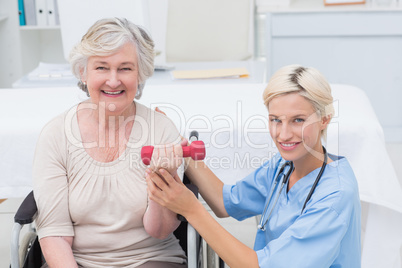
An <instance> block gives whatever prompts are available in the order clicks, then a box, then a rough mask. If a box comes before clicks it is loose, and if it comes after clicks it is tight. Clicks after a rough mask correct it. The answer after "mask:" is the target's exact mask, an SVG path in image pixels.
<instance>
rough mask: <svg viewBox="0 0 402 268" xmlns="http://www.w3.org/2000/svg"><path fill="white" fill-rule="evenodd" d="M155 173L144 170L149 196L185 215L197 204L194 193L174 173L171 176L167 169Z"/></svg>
mask: <svg viewBox="0 0 402 268" xmlns="http://www.w3.org/2000/svg"><path fill="white" fill-rule="evenodd" d="M158 173H159V174H160V175H158V174H157V173H155V172H153V171H152V170H151V169H147V170H146V180H147V184H148V195H149V198H150V199H151V200H153V201H155V202H157V203H158V204H160V205H161V206H164V207H166V208H168V209H170V210H171V211H173V212H175V213H177V214H181V215H183V216H184V217H187V216H188V215H190V213H192V212H193V211H194V208H195V207H196V206H197V205H198V204H199V202H198V199H197V198H196V197H195V195H194V193H193V192H192V191H191V190H189V189H188V188H187V187H186V186H185V185H184V184H183V183H182V182H181V180H180V178H179V176H177V174H175V175H174V176H172V175H171V174H170V173H169V172H168V171H167V170H165V169H160V170H158Z"/></svg>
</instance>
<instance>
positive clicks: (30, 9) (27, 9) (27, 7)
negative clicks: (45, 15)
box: [23, 0, 36, 26]
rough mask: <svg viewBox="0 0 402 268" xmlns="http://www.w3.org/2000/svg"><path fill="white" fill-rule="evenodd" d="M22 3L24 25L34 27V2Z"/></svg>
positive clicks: (27, 0)
mask: <svg viewBox="0 0 402 268" xmlns="http://www.w3.org/2000/svg"><path fill="white" fill-rule="evenodd" d="M23 1H24V13H25V25H29V26H33V25H36V8H35V0H23Z"/></svg>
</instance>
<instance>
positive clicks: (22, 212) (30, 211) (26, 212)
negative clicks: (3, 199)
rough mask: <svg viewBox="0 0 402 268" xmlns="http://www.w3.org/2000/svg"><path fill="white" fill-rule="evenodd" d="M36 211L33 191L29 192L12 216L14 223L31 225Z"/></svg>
mask: <svg viewBox="0 0 402 268" xmlns="http://www.w3.org/2000/svg"><path fill="white" fill-rule="evenodd" d="M37 210H38V208H37V207H36V202H35V198H34V195H33V191H31V192H30V193H29V194H28V195H27V197H25V199H24V201H23V202H22V204H21V205H20V207H19V208H18V210H17V213H16V214H15V216H14V222H16V223H19V224H21V225H24V224H28V223H32V222H33V220H34V216H35V214H36V212H37Z"/></svg>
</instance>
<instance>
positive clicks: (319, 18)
mask: <svg viewBox="0 0 402 268" xmlns="http://www.w3.org/2000/svg"><path fill="white" fill-rule="evenodd" d="M48 1H49V0H48ZM99 1H100V0H99ZM99 1H94V0H92V1H91V0H85V1H84V0H83V1H77V0H74V1H73V0H71V1H63V0H57V1H50V2H52V3H53V5H52V6H51V7H52V8H55V12H57V13H58V14H57V16H59V17H57V18H54V20H53V19H52V21H40V19H39V20H38V21H36V23H35V25H32V24H31V25H29V24H30V23H31V22H29V21H28V20H26V21H24V22H21V20H20V16H19V13H18V10H19V5H18V0H0V94H1V91H2V90H10V89H15V90H17V89H18V88H24V87H29V88H31V89H32V90H35V85H36V86H37V81H34V82H33V83H32V81H30V80H29V77H30V74H32V73H33V72H34V71H35V70H37V69H38V68H39V67H40V66H41V65H42V66H43V64H45V65H46V64H66V63H67V62H66V59H65V58H66V55H67V52H66V51H67V50H66V46H72V41H70V42H69V41H68V40H67V41H66V40H63V38H64V39H66V38H67V37H68V36H69V34H71V30H70V32H69V28H74V27H75V26H76V25H78V24H80V23H81V22H83V21H89V19H88V17H89V16H90V14H89V13H88V12H87V11H88V10H97V11H99V12H101V13H102V12H105V10H101V8H100V7H101V6H102V5H101V4H97V5H94V3H95V2H98V3H99ZM331 1H332V2H337V1H336V0H329V1H327V2H331ZM358 1H359V0H356V1H354V2H358ZM399 1H400V0H367V1H365V2H364V3H361V4H352V5H346V4H343V5H325V4H324V0H290V1H289V0H204V1H196V0H186V1H183V0H151V1H145V0H137V2H138V6H140V7H141V11H140V12H139V11H138V10H136V12H137V13H136V14H138V20H137V21H135V20H134V21H135V22H137V23H139V24H141V25H144V27H146V28H148V30H149V32H150V33H151V35H152V36H153V38H154V40H155V42H156V50H157V52H158V55H157V57H156V64H157V65H158V66H159V67H161V68H166V69H167V70H163V71H159V72H165V73H168V72H170V68H177V66H190V65H191V63H192V62H197V63H200V62H203V64H202V65H200V66H202V67H203V68H212V67H214V66H225V67H228V68H229V67H231V66H238V65H239V64H240V65H242V64H243V65H244V66H246V67H249V69H250V68H252V72H251V74H250V76H251V78H250V79H254V80H253V82H258V83H266V82H267V81H268V79H269V77H270V76H271V75H272V74H273V72H274V71H275V70H277V69H278V68H280V67H281V66H284V65H287V64H293V63H299V64H302V65H305V66H312V67H315V68H317V69H319V70H320V71H321V72H322V73H323V74H324V75H325V76H326V77H327V79H328V80H329V82H330V83H331V84H346V85H352V86H355V87H358V88H360V89H361V90H363V91H364V93H365V94H366V95H367V97H368V99H369V101H370V103H371V106H372V108H373V109H374V112H375V114H376V117H377V118H373V120H378V122H379V123H380V125H381V130H382V131H383V133H382V134H383V140H382V142H383V146H384V147H385V149H386V153H387V157H389V159H390V162H391V168H392V169H393V170H392V172H394V173H395V174H396V177H397V178H398V180H399V185H400V184H402V164H401V163H402V105H401V100H402V3H400V2H399ZM22 2H25V3H28V2H32V3H35V1H34V0H32V1H22ZM36 2H38V3H39V2H46V1H38V0H36ZM66 2H68V3H66ZM100 2H107V0H102V1H100ZM118 2H121V3H123V4H124V2H125V1H121V0H120V1H115V3H118ZM132 2H136V1H132ZM338 2H349V1H347V0H343V1H342V0H340V1H338ZM350 2H351V1H350ZM126 3H128V2H127V1H126ZM54 4H55V5H54ZM76 7H82V8H78V9H77V8H76ZM244 7H246V8H244ZM200 12H205V14H204V15H203V16H202V17H203V20H199V21H198V22H196V23H192V22H191V23H190V18H191V17H193V16H196V14H198V15H199V13H200ZM68 14H69V15H68ZM105 14H106V13H105ZM25 15H26V16H27V15H28V14H27V13H26V14H25ZM55 15H56V14H55ZM63 16H64V17H63ZM68 17H71V20H69V21H68V20H67V19H64V20H63V18H68ZM60 18H61V19H60ZM183 20H184V21H188V22H189V23H182V21H183ZM60 22H61V24H60ZM63 22H64V24H63ZM24 24H25V25H24ZM222 25H224V27H226V28H222V27H219V26H222ZM84 30H86V29H84ZM82 33H84V32H82ZM228 34H229V36H230V37H231V38H228V37H227V36H228ZM81 35H82V34H81ZM211 36H213V38H211ZM200 40H201V41H200ZM197 43H198V44H197ZM183 44H187V46H185V45H183ZM189 44H190V45H189ZM203 45H204V46H209V48H208V49H206V50H205V51H204V52H203V53H194V51H199V50H194V49H196V47H197V46H201V47H202V46H203ZM186 47H187V48H188V51H186ZM190 47H191V48H190ZM222 51H225V52H224V53H223V52H222ZM216 62H219V64H218V65H216ZM183 63H184V64H188V65H180V64H183ZM224 63H226V65H222V64H224ZM189 64H190V65H189ZM209 64H210V65H209ZM250 66H252V67H250ZM256 69H257V70H256ZM157 72H158V71H157ZM253 72H254V73H257V74H258V78H257V79H255V78H253V74H254V73H253ZM166 83H167V84H169V81H168V80H167V82H166ZM195 83H197V81H195ZM235 83H236V81H235ZM55 86H57V83H56V85H55ZM39 87H40V86H39ZM21 98H23V96H21ZM43 98H46V96H43ZM223 101H224V100H223ZM357 103H358V102H357ZM15 105H16V109H22V108H23V107H19V106H18V103H15ZM209 109H213V108H209ZM356 109H359V107H356ZM61 112H62V111H61ZM10 113H12V111H10ZM4 117H7V114H1V115H0V118H4ZM1 121H2V120H1V119H0V132H1V127H2V126H1ZM362 135H364V133H363V134H362ZM369 145H370V144H368V146H369ZM0 152H1V153H5V152H2V151H1V148H0ZM379 168H381V167H379ZM0 174H1V170H0ZM6 179H7V178H4V177H1V175H0V180H6ZM382 179H383V178H378V180H382ZM0 199H2V197H1V196H0ZM20 202H21V198H9V199H7V200H6V201H4V202H3V203H2V204H0V266H1V267H6V265H7V262H8V259H9V242H8V241H9V233H10V232H9V230H11V226H12V218H13V213H14V211H15V210H16V209H17V207H18V204H19V203H20ZM400 212H402V207H401V208H400V210H399V211H398V213H400ZM387 213H388V212H387ZM387 213H385V214H380V215H386V216H388V215H390V214H389V213H388V214H387ZM390 217H393V216H390ZM395 217H396V218H397V219H400V218H401V217H400V216H399V215H396V216H395ZM392 219H393V218H392ZM390 220H391V218H390ZM250 225H252V224H250V223H248V225H247V226H246V229H247V228H249V229H250V230H252V229H253V228H254V227H253V226H250ZM227 227H228V228H232V229H233V232H234V233H236V232H237V230H236V228H242V229H244V225H243V226H241V225H236V224H235V223H233V222H229V223H228V225H227ZM252 232H253V234H254V233H255V231H252ZM396 235H402V234H401V232H399V233H398V234H396ZM249 237H253V235H250V236H249ZM253 238H254V237H253ZM253 238H252V239H253ZM399 238H402V237H399ZM240 239H243V240H244V239H246V240H247V239H250V238H244V237H241V238H240ZM246 242H247V243H249V244H250V245H252V243H253V241H246ZM388 242H389V243H390V244H393V243H394V241H391V240H390V241H388ZM381 246H385V247H386V245H381ZM397 247H398V246H397ZM394 248H395V247H394ZM394 248H393V249H394ZM399 251H400V254H399V258H400V256H402V248H399ZM392 263H398V262H397V261H393V262H392ZM400 263H401V260H399V264H400Z"/></svg>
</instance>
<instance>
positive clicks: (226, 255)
mask: <svg viewBox="0 0 402 268" xmlns="http://www.w3.org/2000/svg"><path fill="white" fill-rule="evenodd" d="M184 216H185V217H186V219H187V220H188V222H189V223H190V224H191V225H192V226H193V227H194V228H195V229H196V230H197V231H198V233H199V234H200V235H201V236H202V237H203V239H204V240H205V241H206V242H207V243H208V245H209V246H210V247H211V248H212V249H213V250H214V251H215V252H216V253H217V254H218V255H219V256H220V257H221V258H222V259H223V261H224V262H225V263H226V264H228V265H229V266H230V267H231V268H236V267H239V268H244V267H248V268H253V267H256V268H258V267H259V265H258V257H257V253H256V252H255V251H254V250H253V249H251V248H249V247H247V246H246V245H244V244H243V243H241V242H240V241H239V240H237V239H236V238H235V237H234V236H232V235H231V234H230V233H229V232H228V231H226V230H225V229H224V228H223V227H222V226H221V225H220V224H219V223H218V222H217V221H216V220H215V219H214V218H213V217H212V216H211V215H210V214H209V213H208V211H206V210H205V208H204V207H203V206H202V204H201V203H198V205H197V208H194V210H193V211H192V212H190V213H189V214H188V215H184Z"/></svg>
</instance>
